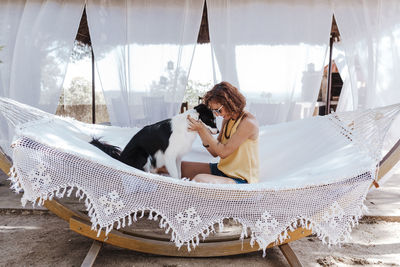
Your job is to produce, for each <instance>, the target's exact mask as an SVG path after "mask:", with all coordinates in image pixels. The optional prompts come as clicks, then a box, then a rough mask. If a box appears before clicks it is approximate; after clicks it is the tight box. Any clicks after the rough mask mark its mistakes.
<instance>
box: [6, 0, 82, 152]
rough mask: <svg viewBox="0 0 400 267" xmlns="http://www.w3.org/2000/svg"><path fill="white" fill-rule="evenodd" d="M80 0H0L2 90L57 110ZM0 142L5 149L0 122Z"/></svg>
mask: <svg viewBox="0 0 400 267" xmlns="http://www.w3.org/2000/svg"><path fill="white" fill-rule="evenodd" d="M84 3H85V1H84V0H68V1H66V0H64V1H63V0H25V1H21V0H17V1H0V46H3V49H2V50H1V52H0V60H1V61H2V63H0V94H1V96H6V97H10V98H12V99H15V100H18V101H20V102H22V103H25V104H29V105H32V106H34V107H38V108H40V109H42V110H44V111H48V112H51V113H55V111H56V107H57V103H58V98H59V97H60V92H61V87H62V83H63V80H64V76H65V72H66V67H67V64H68V61H69V58H70V54H71V50H72V46H73V42H74V39H75V35H76V32H77V30H78V26H79V21H80V17H81V16H82V10H83V6H84ZM0 128H1V137H0V139H1V141H0V142H1V143H0V145H1V147H2V148H3V149H4V150H6V152H7V151H9V148H8V146H9V142H10V140H8V139H9V134H8V131H9V129H8V127H7V124H6V123H5V122H4V121H1V122H0Z"/></svg>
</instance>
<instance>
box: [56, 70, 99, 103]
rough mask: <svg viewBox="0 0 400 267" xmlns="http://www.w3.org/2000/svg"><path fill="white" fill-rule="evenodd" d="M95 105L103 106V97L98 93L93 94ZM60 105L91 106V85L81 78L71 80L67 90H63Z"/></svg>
mask: <svg viewBox="0 0 400 267" xmlns="http://www.w3.org/2000/svg"><path fill="white" fill-rule="evenodd" d="M95 101H96V104H104V103H105V101H104V95H103V93H102V92H100V91H96V92H95ZM60 103H61V104H64V103H65V104H67V105H82V104H83V105H91V104H92V85H91V83H90V82H89V81H88V80H87V79H85V78H83V77H75V78H73V79H72V81H71V84H70V86H69V87H68V88H64V90H63V93H62V94H61V97H60Z"/></svg>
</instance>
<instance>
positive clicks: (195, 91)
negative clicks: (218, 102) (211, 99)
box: [183, 80, 212, 107]
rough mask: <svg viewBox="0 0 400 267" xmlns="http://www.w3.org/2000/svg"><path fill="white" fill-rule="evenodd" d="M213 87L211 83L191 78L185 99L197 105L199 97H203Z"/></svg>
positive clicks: (190, 103)
mask: <svg viewBox="0 0 400 267" xmlns="http://www.w3.org/2000/svg"><path fill="white" fill-rule="evenodd" d="M211 87H212V85H211V83H202V82H197V81H193V80H189V81H188V84H187V87H186V91H185V97H184V98H183V101H184V102H188V103H189V106H192V107H193V106H196V105H197V104H198V101H199V97H203V96H204V94H205V93H206V92H207V91H208V90H210V89H211Z"/></svg>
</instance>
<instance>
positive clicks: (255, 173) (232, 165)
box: [218, 115, 259, 183]
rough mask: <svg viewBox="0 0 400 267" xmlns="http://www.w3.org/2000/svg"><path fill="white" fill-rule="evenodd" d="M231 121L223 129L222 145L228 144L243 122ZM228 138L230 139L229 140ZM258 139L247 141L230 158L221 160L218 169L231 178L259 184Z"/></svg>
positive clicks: (238, 120)
mask: <svg viewBox="0 0 400 267" xmlns="http://www.w3.org/2000/svg"><path fill="white" fill-rule="evenodd" d="M242 117H243V115H242V116H241V117H240V118H239V119H237V120H236V121H234V120H229V121H228V122H227V123H226V124H225V127H224V129H223V132H222V138H221V143H222V144H226V143H227V142H228V140H229V138H230V137H231V136H233V134H234V133H235V132H236V129H237V127H238V125H239V123H240V121H241V120H242ZM227 137H228V138H227ZM258 157H259V156H258V138H257V139H256V140H252V139H247V140H246V141H245V142H244V143H243V144H241V145H240V146H239V147H238V148H237V149H236V150H235V151H234V152H233V153H232V154H230V155H229V156H228V157H226V158H224V159H221V160H220V161H219V163H218V169H219V170H220V171H222V172H223V173H225V174H226V175H228V176H229V177H234V178H240V179H245V180H247V182H248V183H257V182H258V177H259V158H258Z"/></svg>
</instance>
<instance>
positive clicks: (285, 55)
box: [207, 0, 332, 125]
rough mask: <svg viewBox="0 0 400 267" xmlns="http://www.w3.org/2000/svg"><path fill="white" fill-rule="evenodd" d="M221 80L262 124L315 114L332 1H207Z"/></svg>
mask: <svg viewBox="0 0 400 267" xmlns="http://www.w3.org/2000/svg"><path fill="white" fill-rule="evenodd" d="M207 8H208V19H209V29H210V42H211V45H212V47H213V50H214V53H215V58H216V61H217V65H218V68H219V70H220V72H221V80H226V81H228V82H231V83H232V84H234V85H236V86H238V87H239V89H240V90H241V91H242V92H243V93H244V94H245V96H246V97H247V100H248V105H247V109H249V110H250V111H251V112H252V113H253V114H255V115H256V117H257V119H258V121H259V123H260V124H261V125H264V124H271V123H278V122H283V121H288V120H293V119H300V118H304V117H308V116H311V115H312V114H313V112H314V106H315V102H316V99H317V97H318V91H319V88H320V83H321V79H322V72H323V64H324V59H325V56H326V53H327V48H328V45H329V33H330V28H331V21H332V10H331V7H330V5H329V2H328V1H320V0H303V1H292V0H282V1H273V0H267V1H250V0H207Z"/></svg>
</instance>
